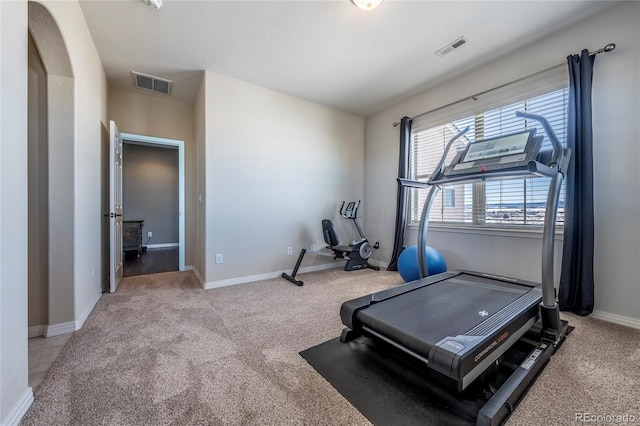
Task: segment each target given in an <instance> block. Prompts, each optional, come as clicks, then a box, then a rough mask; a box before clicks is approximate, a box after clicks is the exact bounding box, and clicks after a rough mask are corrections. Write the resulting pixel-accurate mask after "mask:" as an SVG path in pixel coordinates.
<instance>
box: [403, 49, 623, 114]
mask: <svg viewBox="0 0 640 426" xmlns="http://www.w3.org/2000/svg"><path fill="white" fill-rule="evenodd" d="M615 48H616V45H615V43H609V44H607V45H606V46H605V47H603V48H601V49H598V50H596V51H593V52H589V55H597V54H599V53H603V52H611V51H612V50H614V49H615ZM563 65H566V63H564V62H563V63H561V64H557V65H554V66H552V67H549V68H545V69H543V70H540V71H536V72H534V73H532V74H529V75H525V76H524V77H520V78H518V79H516V80H512V81H510V82H508V83H505V84H501V85H500V86H497V87H494V88H492V89H488V90H485V91H483V92H479V93H476V94H475V95H471V96H467V97H466V98H462V99H458V100H457V101H455V102H451V103H449V104H446V105H443V106H441V107H438V108H435V109H432V110H430V111H427V112H423V113H421V114H418V115H416V116H413V117H411V119H412V120H415V119H416V118H418V117H422V116H425V115H427V114H431V113H434V112H436V111H440V110H441V109H445V108H448V107H450V106H453V105H456V104H459V103H460V102H464V101H467V100H469V99H472V100H474V101H476V100H478V97H479V96H482V95H486V94H487V93H490V92H493V91H494V90H498V89H502V88H503V87H506V86H509V85H511V84H515V83H519V82H521V81H523V80H526V79H528V78H531V77H535V76H537V75H539V74H543V73H545V72H547V71H551V70H553V69H556V68H559V67H561V66H563ZM399 124H400V122H399V121H396V122H394V123H393V127H397V126H398V125H399Z"/></svg>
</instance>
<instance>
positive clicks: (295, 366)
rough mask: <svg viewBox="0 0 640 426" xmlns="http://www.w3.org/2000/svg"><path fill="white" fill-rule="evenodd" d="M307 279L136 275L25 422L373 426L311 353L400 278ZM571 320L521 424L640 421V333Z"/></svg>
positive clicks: (79, 340)
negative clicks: (351, 309)
mask: <svg viewBox="0 0 640 426" xmlns="http://www.w3.org/2000/svg"><path fill="white" fill-rule="evenodd" d="M302 278H303V279H304V282H305V285H304V286H303V287H296V286H294V285H292V284H291V283H289V282H288V281H285V280H283V279H273V280H267V281H261V282H256V283H250V284H242V285H237V286H231V287H226V288H220V289H215V290H202V289H201V288H200V286H199V284H198V282H197V280H196V279H195V277H194V276H193V274H191V273H190V272H182V273H180V272H175V273H164V274H157V275H146V276H139V277H129V278H126V279H125V280H124V281H123V283H122V284H121V286H120V288H119V289H118V292H117V293H115V294H106V295H104V296H103V297H102V298H101V300H100V301H99V302H98V304H97V305H96V307H95V309H94V311H93V312H92V313H91V315H90V316H89V318H88V319H87V321H86V322H85V325H84V327H83V328H82V329H81V330H80V331H78V332H76V333H75V335H74V336H73V338H72V339H71V340H70V342H69V344H68V345H67V346H66V348H65V349H64V351H63V353H62V355H61V356H60V357H59V358H58V360H57V361H56V362H55V364H54V365H53V367H52V368H51V371H50V372H49V374H48V376H47V378H46V379H45V381H44V383H43V384H42V385H41V386H40V388H39V390H38V391H37V393H36V395H35V402H34V404H33V406H32V407H31V409H30V410H29V412H28V413H27V414H26V416H25V417H24V419H23V422H22V424H24V425H168V424H175V425H186V424H188V425H191V424H202V425H223V424H224V425H303V424H304V425H359V424H368V421H367V420H366V418H364V417H363V416H362V415H361V414H360V413H359V412H358V411H357V410H356V409H355V408H354V407H352V406H351V404H350V403H349V402H348V401H346V400H345V399H344V398H343V397H342V396H341V395H340V394H339V393H338V392H337V391H336V390H335V389H334V388H333V387H332V386H331V385H329V384H328V383H327V382H326V381H325V380H324V379H323V378H322V377H321V376H320V375H319V374H318V373H316V372H315V370H314V369H313V368H312V367H311V366H309V365H308V364H307V363H306V361H304V359H303V358H302V357H301V356H300V355H298V352H299V351H301V350H303V349H307V348H309V347H311V346H314V345H317V344H319V343H321V342H324V341H326V340H329V339H331V338H334V337H336V336H338V335H339V334H340V331H341V330H342V324H341V322H340V319H339V314H338V313H339V308H340V304H341V303H342V302H343V301H345V300H348V299H351V298H354V297H357V296H361V295H364V294H368V293H371V292H374V291H377V290H381V289H384V288H388V287H391V286H394V285H397V284H398V283H400V281H401V280H400V277H399V276H398V274H397V273H391V272H374V271H370V270H365V271H358V272H344V271H342V270H332V271H323V272H317V273H311V274H305V275H303V276H302ZM565 318H567V319H569V321H570V322H571V324H572V325H574V326H576V330H575V331H574V332H573V333H572V334H571V335H570V337H569V338H568V339H567V342H566V343H565V344H564V346H563V347H562V348H561V349H560V351H559V352H558V353H557V354H556V355H555V356H554V357H553V359H552V360H551V363H550V364H549V366H548V367H547V368H546V369H545V371H544V372H543V374H542V376H541V377H540V379H539V380H538V381H537V383H536V384H535V385H534V387H533V388H532V389H531V391H530V392H529V394H528V395H527V397H526V398H525V399H524V401H523V402H522V404H521V405H520V406H519V407H518V409H517V410H516V413H515V414H514V415H513V416H512V418H511V419H510V421H509V422H508V424H509V425H538V424H539V425H558V424H567V425H569V424H571V425H574V424H576V415H577V414H578V413H580V414H581V413H589V415H591V416H594V415H600V416H617V415H620V416H622V415H625V414H630V415H633V416H635V421H636V423H640V402H639V401H640V396H639V395H640V330H632V329H627V328H624V327H620V326H616V325H613V324H609V323H606V322H602V321H598V320H595V319H591V318H580V317H576V316H573V315H566V316H565ZM580 414H578V415H580ZM582 415H583V417H584V414H582ZM589 418H591V417H589ZM607 419H608V420H612V418H605V420H607ZM614 421H615V419H614ZM617 424H624V423H623V422H617Z"/></svg>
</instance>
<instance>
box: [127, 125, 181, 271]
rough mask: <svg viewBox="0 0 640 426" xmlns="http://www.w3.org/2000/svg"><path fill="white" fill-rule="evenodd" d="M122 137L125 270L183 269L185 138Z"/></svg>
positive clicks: (131, 135)
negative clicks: (183, 139)
mask: <svg viewBox="0 0 640 426" xmlns="http://www.w3.org/2000/svg"><path fill="white" fill-rule="evenodd" d="M121 138H122V141H123V213H124V218H123V249H124V251H125V256H124V276H125V277H127V276H134V275H144V274H151V273H159V272H168V271H175V270H180V271H184V270H185V256H184V246H185V221H184V210H185V206H184V200H185V196H184V191H185V179H184V142H183V141H179V140H174V139H166V138H157V137H151V136H143V135H133V134H128V133H122V134H121Z"/></svg>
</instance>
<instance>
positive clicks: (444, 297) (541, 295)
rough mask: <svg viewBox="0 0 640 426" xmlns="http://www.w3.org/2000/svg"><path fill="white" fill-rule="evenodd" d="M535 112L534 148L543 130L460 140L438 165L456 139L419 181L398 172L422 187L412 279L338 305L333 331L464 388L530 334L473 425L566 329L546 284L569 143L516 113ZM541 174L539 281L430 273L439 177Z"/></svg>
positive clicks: (500, 413) (502, 410)
mask: <svg viewBox="0 0 640 426" xmlns="http://www.w3.org/2000/svg"><path fill="white" fill-rule="evenodd" d="M516 115H517V116H519V117H523V118H525V119H529V120H533V121H537V122H539V123H540V124H541V125H542V128H543V129H544V131H545V133H546V135H547V137H548V138H549V140H550V142H551V145H552V149H551V150H541V146H542V141H543V136H538V135H536V130H535V129H530V130H526V131H523V132H518V133H513V134H508V135H502V136H499V137H496V138H491V139H485V140H481V141H477V142H474V143H470V144H468V145H467V146H466V147H465V149H464V150H462V151H460V152H458V153H457V154H456V156H455V158H454V159H453V160H452V162H451V163H450V164H449V165H448V166H445V165H444V162H445V159H446V157H447V154H448V152H449V150H450V148H451V146H452V144H453V142H454V141H455V140H457V139H458V138H459V137H461V136H462V135H463V134H464V133H465V132H467V131H468V129H469V128H468V127H467V128H466V129H464V130H463V131H461V132H459V133H458V134H457V135H455V136H454V137H453V138H452V139H451V140H450V141H449V142H448V144H447V146H446V148H445V151H444V154H443V156H442V158H441V160H440V162H439V164H438V166H437V167H436V169H435V171H434V172H433V174H432V175H431V177H430V178H429V179H428V181H427V182H416V181H410V180H407V179H399V180H400V182H401V184H402V185H404V186H409V187H418V188H428V189H429V194H428V196H427V199H426V201H425V205H424V208H423V211H422V217H421V220H420V227H419V234H418V259H419V260H418V267H419V272H420V276H421V277H422V278H420V279H419V280H416V281H413V282H409V283H406V284H403V285H400V286H398V287H395V288H392V289H388V290H384V291H381V292H378V293H374V294H370V295H367V296H363V297H359V298H356V299H353V300H350V301H347V302H345V303H343V304H342V306H341V308H340V316H341V319H342V322H343V324H344V325H345V326H346V328H345V329H344V330H343V332H342V335H341V337H340V340H341V341H342V342H343V343H346V342H349V341H351V340H353V339H355V338H359V337H360V336H365V337H366V338H373V339H377V340H378V341H383V342H385V343H386V344H388V345H390V346H392V347H394V348H396V349H398V350H401V351H403V352H404V353H406V354H409V355H410V356H411V357H413V358H415V359H417V360H419V361H421V362H423V363H424V364H426V365H427V366H428V367H429V371H430V372H431V373H432V374H431V375H432V376H434V377H435V378H436V379H438V380H439V381H440V382H442V383H443V384H444V385H446V386H447V388H453V389H454V390H456V391H458V392H462V391H464V390H465V389H467V388H468V387H469V386H470V385H471V384H472V383H474V381H476V379H478V378H479V377H480V376H481V375H483V373H484V372H485V371H487V370H488V369H490V368H492V367H493V366H495V365H497V364H499V363H500V362H501V361H502V359H503V356H504V354H505V352H507V351H508V350H509V349H510V348H511V347H512V346H513V345H515V344H516V342H518V341H519V340H521V339H525V337H524V336H525V334H527V337H526V338H527V339H528V341H532V340H531V337H530V336H531V334H533V335H534V340H533V342H534V343H533V345H532V347H531V351H530V353H529V355H528V356H527V357H526V358H525V359H524V360H522V361H521V362H520V364H519V365H516V366H515V367H514V368H513V373H512V374H511V375H510V376H509V378H508V379H506V381H505V382H504V384H502V386H501V387H500V388H499V389H497V390H496V391H495V392H492V393H493V395H492V396H491V397H490V398H489V399H488V402H487V403H486V404H485V405H484V407H483V408H482V409H481V410H480V411H479V413H478V417H477V424H478V425H495V424H501V423H502V422H503V421H504V420H505V419H506V418H507V417H508V416H509V414H510V413H511V412H512V410H513V409H514V407H515V406H516V405H517V403H518V402H519V401H520V399H521V398H522V396H524V393H526V391H527V389H528V388H529V386H531V384H532V383H533V381H534V380H535V378H536V377H537V375H538V374H539V373H540V372H541V370H542V368H544V366H545V365H546V363H547V362H548V361H549V358H550V357H551V355H552V354H553V352H554V351H555V350H556V349H557V348H558V347H559V346H560V345H561V344H562V342H563V341H564V338H565V336H566V335H567V333H568V330H569V327H568V324H567V322H566V321H561V320H560V315H559V308H558V304H557V303H556V294H555V288H554V285H553V282H554V274H553V251H554V236H555V222H556V212H557V206H558V198H559V194H560V188H561V185H562V181H563V178H564V170H566V168H567V166H568V163H569V160H570V156H571V150H570V149H569V148H563V147H562V145H561V144H560V142H559V141H558V139H557V137H556V135H555V133H554V132H553V130H552V129H551V126H550V125H549V123H548V121H547V120H546V119H545V118H544V117H542V116H539V115H534V114H528V113H523V112H517V113H516ZM535 176H546V177H550V178H551V179H550V184H549V192H548V198H547V206H546V211H545V221H544V230H543V241H542V282H541V283H540V284H538V283H532V282H527V281H523V280H519V279H515V278H509V277H502V276H496V275H492V274H485V273H480V272H472V271H450V272H445V273H442V274H437V275H433V276H429V271H428V265H427V262H426V258H425V246H426V242H427V227H428V218H429V213H430V209H431V205H432V203H433V200H434V199H435V197H436V195H437V194H438V192H439V190H440V187H441V186H442V185H447V184H450V183H455V182H473V181H478V180H489V179H501V178H505V177H508V178H511V177H535Z"/></svg>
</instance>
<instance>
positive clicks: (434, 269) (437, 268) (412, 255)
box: [398, 246, 447, 283]
mask: <svg viewBox="0 0 640 426" xmlns="http://www.w3.org/2000/svg"><path fill="white" fill-rule="evenodd" d="M425 251H426V256H427V268H428V269H429V275H435V274H440V273H442V272H446V271H447V262H445V260H444V256H442V253H440V252H439V251H438V250H436V249H434V248H433V247H431V246H426V250H425ZM398 272H400V276H401V277H402V279H403V280H404V282H406V283H408V282H409V281H415V280H418V279H420V270H419V269H418V246H409V247H407V248H406V249H404V250H402V253H400V257H398Z"/></svg>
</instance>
